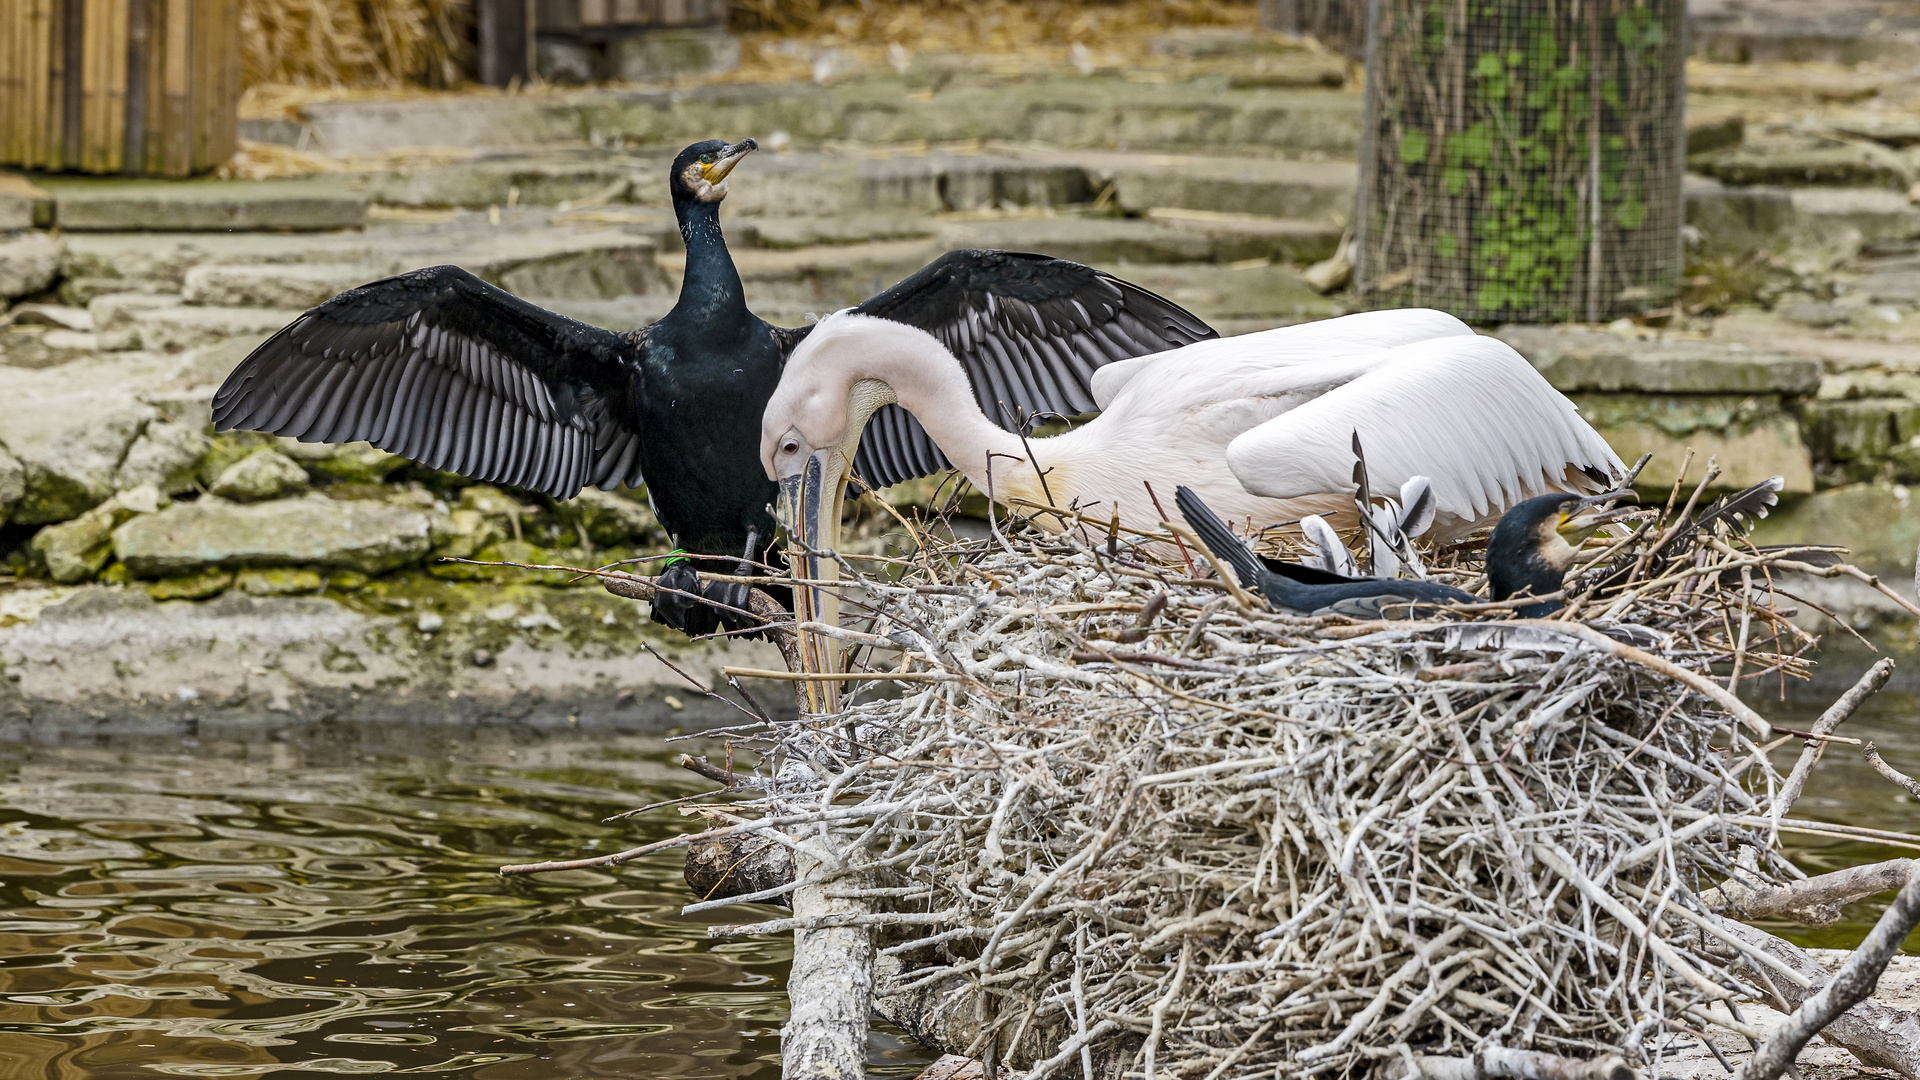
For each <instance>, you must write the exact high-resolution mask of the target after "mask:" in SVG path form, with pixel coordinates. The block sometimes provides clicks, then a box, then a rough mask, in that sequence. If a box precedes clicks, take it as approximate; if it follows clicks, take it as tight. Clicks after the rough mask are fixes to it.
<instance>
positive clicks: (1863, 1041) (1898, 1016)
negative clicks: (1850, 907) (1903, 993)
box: [1725, 875, 1920, 1080]
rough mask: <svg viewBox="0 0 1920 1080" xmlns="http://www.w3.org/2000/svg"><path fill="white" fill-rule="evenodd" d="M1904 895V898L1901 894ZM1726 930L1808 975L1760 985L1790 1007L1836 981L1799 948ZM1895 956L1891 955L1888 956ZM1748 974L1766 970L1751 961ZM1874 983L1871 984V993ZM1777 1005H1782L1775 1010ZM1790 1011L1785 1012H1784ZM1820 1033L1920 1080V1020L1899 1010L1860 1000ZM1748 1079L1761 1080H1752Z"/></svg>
mask: <svg viewBox="0 0 1920 1080" xmlns="http://www.w3.org/2000/svg"><path fill="white" fill-rule="evenodd" d="M1916 881H1920V875H1915V876H1913V877H1910V878H1909V879H1908V885H1907V889H1908V890H1911V889H1913V888H1914V887H1915V886H1914V884H1913V883H1914V882H1916ZM1902 895H1905V890H1903V893H1902ZM1725 928H1726V929H1727V931H1728V932H1730V933H1732V934H1734V935H1736V936H1737V937H1739V938H1740V939H1741V940H1742V941H1744V942H1746V943H1747V944H1749V945H1751V946H1754V947H1755V948H1757V949H1760V950H1763V951H1765V952H1767V953H1769V954H1771V955H1772V956H1774V957H1776V958H1777V959H1780V960H1782V961H1785V962H1786V964H1787V965H1788V966H1789V967H1791V968H1793V969H1794V970H1795V971H1797V972H1799V973H1800V974H1801V975H1803V976H1805V977H1806V979H1807V980H1808V983H1809V985H1808V986H1806V987H1804V988H1803V987H1799V986H1795V985H1794V984H1793V983H1792V982H1791V981H1789V980H1786V979H1765V980H1763V981H1762V983H1761V985H1763V986H1764V985H1769V984H1770V985H1771V986H1772V987H1773V988H1774V989H1776V990H1777V991H1778V992H1779V994H1780V997H1781V998H1782V1000H1783V1002H1784V1004H1785V1005H1786V1006H1787V1009H1791V1010H1798V1009H1800V1008H1801V1007H1802V1006H1804V1005H1805V1004H1806V1003H1807V1002H1808V1001H1810V1000H1812V999H1813V998H1815V997H1816V996H1818V994H1819V993H1820V991H1822V990H1824V989H1825V988H1826V987H1827V985H1828V984H1829V983H1831V982H1832V981H1833V979H1834V977H1833V975H1832V974H1831V973H1830V972H1828V971H1827V969H1826V968H1825V967H1822V966H1821V964H1820V962H1819V961H1818V960H1815V959H1814V958H1813V957H1811V956H1809V955H1807V953H1806V952H1805V951H1804V950H1802V949H1801V948H1800V947H1799V946H1797V945H1793V944H1791V943H1789V942H1787V941H1784V940H1782V939H1780V938H1777V937H1775V936H1773V935H1772V934H1769V933H1767V932H1766V931H1765V930H1760V929H1757V928H1755V927H1751V926H1747V925H1745V924H1743V923H1737V922H1733V921H1731V920H1727V921H1726V922H1725ZM1889 955H1891V953H1889ZM1746 967H1747V969H1748V970H1749V971H1752V972H1755V973H1756V975H1757V976H1759V975H1764V974H1765V973H1764V971H1763V970H1762V968H1761V967H1760V966H1759V965H1757V964H1755V963H1753V962H1752V961H1747V962H1746ZM1885 967H1886V962H1885V960H1884V959H1883V960H1882V961H1881V964H1880V967H1879V968H1876V969H1875V976H1876V977H1877V976H1878V973H1879V971H1880V970H1883V969H1884V968H1885ZM1871 985H1872V984H1871V983H1869V984H1868V986H1869V989H1870V988H1871ZM1776 1007H1778V1006H1776ZM1782 1011H1786V1010H1782ZM1818 1033H1819V1035H1820V1037H1821V1038H1823V1039H1825V1040H1826V1041H1827V1042H1830V1043H1832V1044H1833V1045H1835V1046H1838V1047H1840V1048H1842V1049H1844V1050H1846V1051H1847V1052H1848V1053H1851V1054H1852V1055H1853V1056H1854V1057H1856V1058H1858V1059H1860V1063H1861V1064H1863V1065H1869V1066H1872V1067H1874V1068H1878V1069H1892V1070H1893V1071H1895V1072H1897V1073H1899V1074H1900V1075H1902V1076H1905V1077H1907V1078H1908V1080H1920V1019H1915V1017H1914V1016H1913V1014H1912V1013H1909V1012H1907V1011H1906V1010H1904V1009H1896V1008H1893V1007H1891V1006H1888V1005H1883V1004H1881V1003H1880V1002H1877V1001H1874V1000H1872V999H1871V998H1866V999H1865V1000H1861V1001H1858V1002H1857V1003H1855V1004H1853V1005H1852V1006H1851V1007H1849V1008H1847V1009H1845V1010H1844V1011H1840V1012H1837V1013H1836V1014H1835V1015H1834V1016H1833V1017H1832V1019H1830V1020H1829V1021H1828V1022H1827V1023H1826V1025H1825V1026H1824V1027H1823V1028H1821V1029H1819V1032H1818ZM1747 1080H1758V1078H1757V1077H1754V1076H1751V1075H1750V1076H1749V1077H1748V1078H1747Z"/></svg>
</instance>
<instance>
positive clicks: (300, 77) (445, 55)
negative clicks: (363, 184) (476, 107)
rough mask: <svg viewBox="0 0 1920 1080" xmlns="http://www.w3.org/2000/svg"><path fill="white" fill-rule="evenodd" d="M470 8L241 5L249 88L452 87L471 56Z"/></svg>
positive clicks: (320, 2) (396, 0)
mask: <svg viewBox="0 0 1920 1080" xmlns="http://www.w3.org/2000/svg"><path fill="white" fill-rule="evenodd" d="M471 7H472V5H471V3H470V2H469V0H242V2H241V5H240V42H241V46H240V47H241V69H242V78H243V80H244V82H245V84H246V85H248V86H256V85H260V84H265V83H292V84H298V85H303V86H328V87H337V86H363V87H374V86H378V87H399V86H422V87H443V86H453V85H456V84H458V83H460V82H462V81H463V80H464V78H465V75H464V71H465V68H466V65H467V57H468V53H469V52H470V51H471V46H470V45H469V44H468V41H469V26H470V24H471V21H472V11H471Z"/></svg>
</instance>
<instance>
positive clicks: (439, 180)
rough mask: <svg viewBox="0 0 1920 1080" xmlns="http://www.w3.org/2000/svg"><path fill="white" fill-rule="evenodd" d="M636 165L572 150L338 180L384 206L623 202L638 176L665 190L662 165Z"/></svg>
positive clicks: (622, 158)
mask: <svg viewBox="0 0 1920 1080" xmlns="http://www.w3.org/2000/svg"><path fill="white" fill-rule="evenodd" d="M670 160H671V159H662V160H661V161H660V162H659V167H658V168H657V169H655V168H652V167H651V166H652V165H653V163H652V162H651V161H648V162H642V163H636V162H634V161H633V160H632V159H630V158H628V157H625V156H624V155H613V154H606V153H598V152H574V153H565V154H560V155H534V156H523V155H514V156H511V157H501V158H482V159H477V160H469V161H454V162H449V163H446V164H440V165H424V166H420V165H413V166H409V165H402V166H400V167H398V168H393V169H379V170H374V171H370V172H364V173H353V174H348V175H347V176H345V177H343V178H342V180H343V182H344V183H345V184H347V185H348V186H349V187H351V188H353V189H354V190H356V191H358V192H360V193H361V194H363V195H364V196H365V197H366V199H367V201H368V202H372V203H380V204H385V205H389V206H461V207H480V208H484V207H488V206H557V205H559V204H561V203H566V202H577V201H581V200H591V199H606V198H624V197H625V194H626V190H627V186H628V185H629V184H631V183H634V182H635V181H636V180H637V179H638V178H639V176H640V175H641V174H642V173H645V174H647V175H657V176H658V177H659V179H660V181H661V186H662V187H663V188H664V187H665V183H664V181H665V179H666V165H667V163H668V161H670Z"/></svg>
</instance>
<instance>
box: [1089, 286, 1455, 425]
mask: <svg viewBox="0 0 1920 1080" xmlns="http://www.w3.org/2000/svg"><path fill="white" fill-rule="evenodd" d="M1459 336H1466V337H1472V336H1473V328H1472V327H1470V326H1468V325H1467V324H1466V323H1463V322H1461V321H1460V320H1459V319H1456V318H1454V317H1453V316H1451V315H1449V314H1447V313H1446V312H1444V311H1435V310H1434V309H1432V308H1396V309H1392V310H1388V311H1361V312H1356V313H1354V314H1352V315H1342V316H1340V317H1339V318H1335V319H1321V320H1319V321H1318V322H1310V323H1298V324H1296V325H1294V326H1282V327H1280V328H1278V329H1276V330H1262V331H1260V332H1258V333H1253V334H1244V335H1242V336H1240V337H1236V338H1222V339H1220V341H1221V343H1220V345H1219V346H1216V347H1211V348H1208V349H1200V350H1185V351H1183V352H1182V353H1181V363H1182V365H1183V366H1184V365H1185V364H1186V362H1187V360H1188V358H1189V357H1190V356H1191V357H1192V358H1193V359H1196V360H1197V359H1199V358H1200V357H1201V356H1202V355H1204V354H1205V353H1207V352H1210V351H1214V349H1237V350H1246V351H1248V352H1250V353H1256V354H1258V355H1263V356H1267V357H1272V358H1274V359H1273V361H1272V362H1274V363H1307V362H1311V361H1312V360H1314V359H1318V358H1319V356H1318V355H1317V352H1318V350H1319V349H1321V348H1326V347H1334V348H1337V347H1340V346H1346V345H1366V346H1370V347H1372V348H1377V349H1391V348H1394V347H1396V346H1400V345H1410V344H1412V343H1413V342H1416V341H1426V340H1427V339H1429V338H1437V337H1459ZM1164 358H1165V357H1164V355H1162V354H1150V355H1147V356H1137V357H1134V358H1133V359H1131V360H1116V361H1114V362H1113V363H1111V364H1108V365H1107V366H1106V367H1103V368H1101V369H1100V370H1099V371H1097V372H1095V373H1094V376H1093V399H1094V402H1095V403H1096V404H1097V405H1099V406H1100V408H1102V409H1105V408H1106V407H1107V406H1109V405H1111V404H1113V399H1114V398H1115V397H1118V396H1119V394H1120V391H1121V390H1122V389H1124V388H1125V387H1126V385H1127V384H1128V383H1130V382H1132V381H1133V379H1134V376H1136V375H1139V374H1140V373H1141V372H1143V371H1145V370H1146V369H1147V368H1149V367H1151V366H1152V365H1154V364H1156V363H1158V362H1159V361H1160V360H1162V359H1164Z"/></svg>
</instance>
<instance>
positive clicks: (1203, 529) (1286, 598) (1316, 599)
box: [1174, 487, 1538, 619]
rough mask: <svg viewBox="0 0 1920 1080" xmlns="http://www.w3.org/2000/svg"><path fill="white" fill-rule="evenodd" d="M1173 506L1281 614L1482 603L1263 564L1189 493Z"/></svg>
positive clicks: (1406, 610) (1401, 611) (1461, 595)
mask: <svg viewBox="0 0 1920 1080" xmlns="http://www.w3.org/2000/svg"><path fill="white" fill-rule="evenodd" d="M1534 501H1538V500H1534ZM1174 502H1175V503H1176V504H1178V505H1179V507H1180V514H1181V516H1183V517H1185V518H1186V519H1187V524H1188V525H1191V526H1192V527H1193V531H1194V532H1195V533H1196V534H1198V535H1199V537H1200V541H1201V543H1204V544H1206V545H1207V549H1208V550H1209V551H1212V552H1213V553H1214V555H1216V556H1218V557H1219V558H1220V560H1221V561H1222V562H1225V563H1226V564H1227V565H1228V566H1230V567H1232V568H1233V572H1234V576H1236V577H1238V578H1239V579H1240V584H1241V585H1243V586H1245V587H1247V588H1249V589H1259V590H1260V592H1261V594H1262V595H1263V596H1265V597H1266V598H1267V602H1268V603H1270V604H1272V605H1273V606H1274V607H1276V608H1278V609H1280V610H1281V611H1286V612H1291V613H1293V614H1296V615H1326V614H1336V615H1350V616H1353V617H1355V618H1361V619H1380V618H1405V617H1407V616H1408V615H1409V614H1414V613H1416V612H1417V609H1427V611H1426V613H1427V614H1434V613H1437V611H1436V609H1444V608H1445V607H1446V606H1447V605H1448V604H1477V603H1479V602H1480V598H1479V597H1477V596H1474V595H1473V594H1472V593H1470V592H1466V591H1465V590H1462V589H1456V588H1454V587H1453V586H1451V585H1442V584H1440V583H1439V582H1437V581H1411V580H1406V579H1401V578H1349V577H1343V576H1341V575H1339V574H1332V573H1328V572H1327V571H1324V570H1315V569H1312V568H1310V567H1304V566H1298V565H1291V564H1286V563H1275V562H1273V561H1272V560H1268V559H1262V558H1260V557H1259V556H1258V555H1256V554H1255V553H1254V550H1253V548H1252V547H1251V546H1249V545H1248V544H1247V542H1246V541H1245V540H1242V539H1240V538H1239V537H1238V536H1235V535H1234V534H1233V531H1232V530H1231V529H1228V528H1227V523H1226V522H1224V521H1221V520H1220V518H1219V516H1218V515H1216V514H1215V513H1214V512H1213V511H1212V510H1211V509H1209V508H1208V507H1207V504H1206V503H1204V502H1202V501H1201V499H1200V496H1198V495H1196V494H1194V492H1193V490H1192V489H1191V488H1187V487H1179V488H1175V489H1174ZM1520 505H1522V506H1525V505H1527V504H1526V503H1522V504H1520ZM1516 512H1517V511H1516V510H1510V511H1508V512H1507V515H1508V516H1509V517H1511V516H1512V515H1513V514H1514V513H1516ZM1502 520H1503V521H1504V520H1505V519H1504V518H1503V519H1502Z"/></svg>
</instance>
